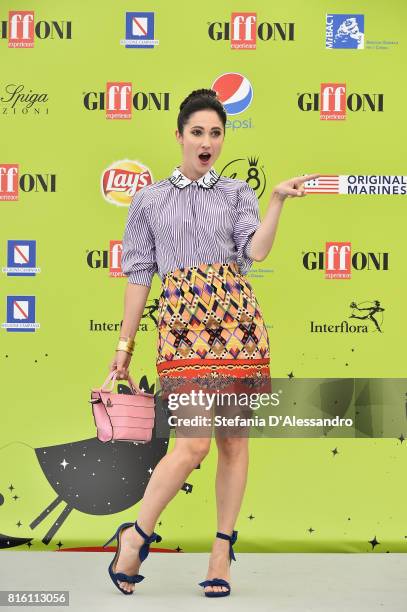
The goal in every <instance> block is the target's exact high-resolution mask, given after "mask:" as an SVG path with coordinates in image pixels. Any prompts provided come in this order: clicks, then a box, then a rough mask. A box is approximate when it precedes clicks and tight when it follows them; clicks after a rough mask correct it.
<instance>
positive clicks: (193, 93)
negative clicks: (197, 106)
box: [179, 89, 220, 110]
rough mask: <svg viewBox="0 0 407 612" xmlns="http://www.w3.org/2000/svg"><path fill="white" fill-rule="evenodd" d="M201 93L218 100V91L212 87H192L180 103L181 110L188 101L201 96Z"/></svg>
mask: <svg viewBox="0 0 407 612" xmlns="http://www.w3.org/2000/svg"><path fill="white" fill-rule="evenodd" d="M202 95H204V96H208V97H210V98H215V99H216V100H219V97H218V92H217V91H215V90H214V89H194V91H191V93H190V94H189V96H188V97H187V98H185V100H184V101H183V102H182V103H181V105H180V107H179V109H180V110H182V109H183V108H184V106H186V105H187V104H188V102H190V101H191V100H193V99H194V98H197V97H199V96H202ZM219 102H220V100H219Z"/></svg>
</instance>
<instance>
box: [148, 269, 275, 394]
mask: <svg viewBox="0 0 407 612" xmlns="http://www.w3.org/2000/svg"><path fill="white" fill-rule="evenodd" d="M156 368H157V374H158V377H159V380H160V385H161V393H162V398H163V399H167V398H168V394H169V393H175V394H180V393H190V392H191V391H192V390H194V391H199V390H203V391H204V392H212V393H216V392H219V393H236V394H239V395H240V394H247V395H249V396H250V395H252V394H259V393H268V394H269V393H271V379H270V347H269V338H268V333H267V329H266V326H265V324H264V321H263V316H262V314H261V311H260V308H259V305H258V303H257V299H256V296H255V293H254V291H253V288H252V286H251V284H250V283H249V281H248V280H247V278H246V277H245V276H244V275H242V274H241V273H240V271H239V267H238V265H237V263H236V262H231V263H212V264H207V263H202V264H200V265H198V266H192V267H185V268H179V269H176V270H173V271H171V272H169V273H167V274H166V275H165V276H164V278H163V280H162V291H161V295H160V297H159V304H158V340H157V353H156Z"/></svg>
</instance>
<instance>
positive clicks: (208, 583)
mask: <svg viewBox="0 0 407 612" xmlns="http://www.w3.org/2000/svg"><path fill="white" fill-rule="evenodd" d="M216 537H217V538H222V540H229V542H230V544H229V565H231V563H232V559H233V561H236V557H235V553H234V552H233V544H234V543H235V542H236V540H237V531H233V533H232V535H231V536H229V535H227V534H226V533H221V532H220V531H217V532H216ZM198 584H199V586H202V587H204V588H205V587H207V586H224V587H227V589H228V590H227V591H205V596H206V597H225V596H226V595H230V592H231V590H232V589H231V586H230V584H229V582H228V581H227V580H223V578H212V579H211V580H209V579H208V580H204V581H203V582H199V583H198Z"/></svg>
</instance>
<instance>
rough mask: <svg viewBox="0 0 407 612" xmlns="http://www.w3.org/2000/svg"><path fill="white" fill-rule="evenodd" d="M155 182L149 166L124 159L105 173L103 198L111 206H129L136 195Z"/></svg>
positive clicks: (103, 176)
mask: <svg viewBox="0 0 407 612" xmlns="http://www.w3.org/2000/svg"><path fill="white" fill-rule="evenodd" d="M153 182H154V181H153V177H152V174H151V172H150V169H149V168H147V166H144V164H142V163H141V162H139V161H137V162H136V161H132V160H129V159H123V160H121V161H118V162H114V163H113V164H112V165H111V166H109V168H107V169H106V170H105V171H104V172H103V174H102V179H101V189H102V194H103V197H104V198H105V200H106V201H107V202H109V203H110V204H116V205H117V206H129V204H130V202H131V200H132V198H133V196H134V194H135V193H136V192H137V191H139V190H140V189H142V188H143V187H145V186H146V185H151V184H152V183H153Z"/></svg>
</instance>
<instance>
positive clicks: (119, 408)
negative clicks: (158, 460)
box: [89, 370, 155, 443]
mask: <svg viewBox="0 0 407 612" xmlns="http://www.w3.org/2000/svg"><path fill="white" fill-rule="evenodd" d="M116 377H117V370H112V371H111V372H109V375H108V377H107V378H106V380H105V382H104V383H103V385H102V386H101V387H100V388H96V389H92V394H91V399H90V400H89V401H90V403H91V404H92V412H93V418H94V421H95V425H96V428H97V437H98V439H99V440H100V441H101V442H110V441H113V440H122V441H129V442H141V443H146V442H150V440H151V436H152V431H153V427H154V417H155V412H154V405H155V402H154V395H153V394H152V393H146V392H145V391H144V390H143V389H139V388H138V386H137V385H136V383H135V382H134V380H133V379H132V377H131V376H130V374H129V377H128V381H129V383H130V386H131V388H132V391H133V394H127V393H112V391H113V388H114V383H115V380H116ZM112 381H113V387H112V389H111V390H110V391H108V390H107V389H105V385H106V384H107V383H108V382H112Z"/></svg>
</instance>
